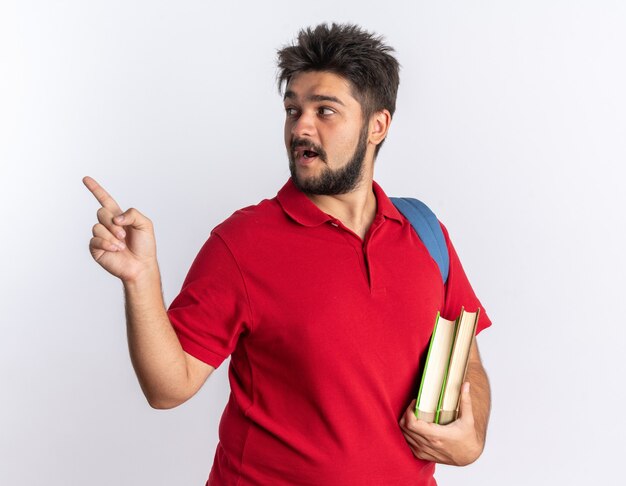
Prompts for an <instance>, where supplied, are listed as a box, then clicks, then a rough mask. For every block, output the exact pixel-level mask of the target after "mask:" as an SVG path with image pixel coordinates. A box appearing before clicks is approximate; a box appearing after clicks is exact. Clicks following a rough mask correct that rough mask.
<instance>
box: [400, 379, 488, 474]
mask: <svg viewBox="0 0 626 486" xmlns="http://www.w3.org/2000/svg"><path fill="white" fill-rule="evenodd" d="M414 410H415V400H413V402H411V405H410V406H409V407H408V408H407V409H406V411H405V413H404V415H403V416H402V418H401V419H400V428H401V429H402V432H403V434H404V438H405V439H406V441H407V443H408V444H409V447H410V448H411V451H412V452H413V455H414V456H415V457H417V458H418V459H423V460H425V461H433V462H437V463H440V464H450V465H453V466H466V465H468V464H471V463H472V462H474V461H475V460H476V459H478V457H479V456H480V454H481V453H482V450H483V447H484V437H483V436H481V434H479V433H478V432H477V430H476V426H475V422H474V414H473V409H472V398H471V394H470V387H469V383H467V382H466V383H464V386H463V391H462V393H461V400H460V407H459V416H458V418H457V420H455V421H454V422H452V423H451V424H448V425H443V426H442V425H439V424H435V423H430V422H426V421H424V420H420V419H418V418H416V417H415V413H414Z"/></svg>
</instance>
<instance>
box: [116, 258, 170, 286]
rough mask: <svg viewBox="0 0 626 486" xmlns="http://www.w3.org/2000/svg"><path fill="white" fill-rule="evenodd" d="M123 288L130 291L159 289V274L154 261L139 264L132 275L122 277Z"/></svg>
mask: <svg viewBox="0 0 626 486" xmlns="http://www.w3.org/2000/svg"><path fill="white" fill-rule="evenodd" d="M122 283H123V284H124V289H125V290H126V291H130V292H136V291H145V290H149V289H155V288H156V289H158V290H159V292H160V291H161V274H160V272H159V265H158V263H157V262H156V260H155V261H154V262H149V263H147V264H145V265H142V266H139V267H138V269H137V270H136V271H135V272H133V274H132V275H130V276H128V277H126V278H123V279H122Z"/></svg>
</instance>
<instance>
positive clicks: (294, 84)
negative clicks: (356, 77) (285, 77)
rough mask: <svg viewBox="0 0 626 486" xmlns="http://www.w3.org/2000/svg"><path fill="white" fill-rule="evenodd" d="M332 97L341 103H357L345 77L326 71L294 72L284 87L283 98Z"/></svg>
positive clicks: (303, 99) (350, 85)
mask: <svg viewBox="0 0 626 486" xmlns="http://www.w3.org/2000/svg"><path fill="white" fill-rule="evenodd" d="M319 97H334V98H337V99H338V100H339V101H341V102H342V104H344V105H346V106H348V105H358V106H360V104H359V102H358V101H357V100H356V98H355V97H354V94H353V89H352V84H351V83H350V81H348V80H347V79H346V78H344V77H342V76H339V75H338V74H335V73H330V72H327V71H308V72H304V73H299V74H296V75H295V76H294V77H292V78H291V79H290V80H289V83H288V84H287V86H286V88H285V99H297V100H299V101H306V100H307V99H318V98H319Z"/></svg>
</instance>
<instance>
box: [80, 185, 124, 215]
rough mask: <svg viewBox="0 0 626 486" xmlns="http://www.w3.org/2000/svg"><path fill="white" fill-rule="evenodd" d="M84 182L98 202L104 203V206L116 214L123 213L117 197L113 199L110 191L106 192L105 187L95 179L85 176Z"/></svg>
mask: <svg viewBox="0 0 626 486" xmlns="http://www.w3.org/2000/svg"><path fill="white" fill-rule="evenodd" d="M83 184H85V186H87V189H89V192H91V193H92V194H93V195H94V197H95V198H96V199H97V200H98V202H99V203H100V204H101V205H102V207H105V208H107V209H109V210H110V211H111V212H113V213H114V214H115V215H117V214H120V213H122V209H121V208H120V207H119V205H118V204H117V203H116V202H115V199H113V198H112V197H111V195H110V194H109V193H108V192H106V191H105V190H104V188H103V187H102V186H101V185H100V184H98V183H97V182H96V181H95V179H92V178H91V177H89V176H87V177H84V178H83Z"/></svg>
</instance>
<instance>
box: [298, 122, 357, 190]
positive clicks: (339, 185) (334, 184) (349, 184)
mask: <svg viewBox="0 0 626 486" xmlns="http://www.w3.org/2000/svg"><path fill="white" fill-rule="evenodd" d="M367 129H368V126H367V123H366V124H364V125H363V127H362V128H361V132H360V133H359V141H358V142H357V146H356V148H355V149H354V153H353V154H352V157H351V158H350V160H349V161H348V163H347V164H346V165H344V166H343V167H340V168H339V169H335V170H333V169H331V168H329V167H328V165H326V167H323V169H322V173H321V174H320V175H318V176H316V177H308V178H302V177H298V174H297V171H296V161H295V158H294V152H295V149H296V147H298V146H301V145H306V146H311V149H312V150H314V151H315V152H316V153H317V154H318V157H319V158H320V160H321V161H322V162H324V163H327V156H326V152H325V151H324V149H323V148H321V147H318V146H315V145H311V144H310V143H308V142H307V141H306V140H303V139H294V140H293V141H292V143H291V147H290V150H289V171H290V172H291V180H292V181H293V183H294V184H295V186H296V187H297V188H298V189H300V190H301V191H302V192H304V193H305V194H315V195H318V196H335V195H338V194H347V193H349V192H352V191H353V190H354V189H356V188H357V187H358V185H359V183H360V182H361V176H362V175H363V162H364V161H365V153H366V151H367Z"/></svg>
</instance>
